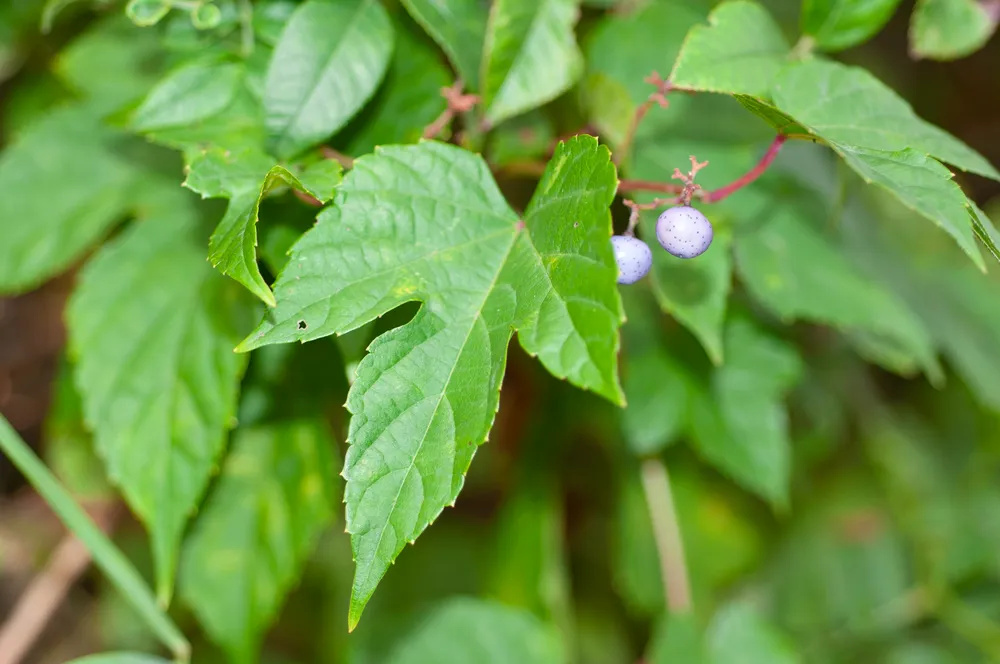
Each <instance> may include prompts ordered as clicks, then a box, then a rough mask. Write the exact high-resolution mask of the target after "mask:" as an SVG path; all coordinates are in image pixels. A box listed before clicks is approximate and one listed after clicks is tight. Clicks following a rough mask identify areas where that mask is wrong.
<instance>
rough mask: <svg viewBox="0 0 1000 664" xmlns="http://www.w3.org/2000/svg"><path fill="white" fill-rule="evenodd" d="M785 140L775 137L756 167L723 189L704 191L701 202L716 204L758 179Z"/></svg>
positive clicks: (779, 135) (780, 135)
mask: <svg viewBox="0 0 1000 664" xmlns="http://www.w3.org/2000/svg"><path fill="white" fill-rule="evenodd" d="M786 140H788V137H787V136H785V135H784V134H778V135H777V136H775V137H774V140H773V141H771V147H769V148H768V149H767V152H765V153H764V156H763V157H761V158H760V161H758V162H757V165H756V166H754V167H753V168H751V169H750V170H749V171H747V173H746V174H745V175H743V177H741V178H738V179H736V180H734V181H732V182H730V183H729V184H727V185H726V186H725V187H722V188H721V189H716V190H714V191H706V192H705V193H704V194H702V196H701V200H702V201H703V202H705V203H718V202H719V201H721V200H722V199H724V198H726V197H728V196H730V195H732V194H734V193H736V192H737V191H739V190H740V189H742V188H743V187H745V186H747V185H748V184H750V183H751V182H753V181H754V180H756V179H757V178H759V177H760V176H761V175H763V174H764V172H765V171H766V170H767V168H768V166H770V165H771V162H773V161H774V158H775V157H777V156H778V153H779V152H781V146H782V145H784V144H785V141H786Z"/></svg>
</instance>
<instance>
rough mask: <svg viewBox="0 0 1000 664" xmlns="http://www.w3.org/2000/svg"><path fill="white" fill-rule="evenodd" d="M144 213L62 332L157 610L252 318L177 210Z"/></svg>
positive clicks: (226, 422) (229, 410)
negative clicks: (142, 543)
mask: <svg viewBox="0 0 1000 664" xmlns="http://www.w3.org/2000/svg"><path fill="white" fill-rule="evenodd" d="M171 193H173V192H172V191H171ZM162 195H163V194H161V196H162ZM150 209H151V211H150V213H149V217H148V218H144V219H141V220H139V221H136V222H135V223H133V225H132V226H131V227H130V228H129V229H128V230H127V231H126V232H125V233H123V234H122V235H121V236H120V237H118V238H116V239H115V240H114V241H113V242H110V243H108V244H106V245H105V246H104V247H102V249H101V251H100V252H99V253H98V254H97V256H96V257H95V258H94V259H93V261H91V262H90V264H88V265H87V267H86V268H85V269H84V271H83V273H82V275H81V278H80V283H79V286H78V288H77V290H76V292H75V293H74V294H73V296H72V298H71V299H70V302H69V305H68V312H67V323H68V327H69V344H70V349H71V352H72V354H73V356H74V358H75V359H76V363H77V369H76V384H77V387H78V388H79V390H80V394H81V396H82V398H83V409H84V414H85V416H86V422H87V425H88V427H89V428H90V429H91V430H92V431H93V432H94V436H95V441H96V447H97V451H98V453H99V454H100V456H101V457H102V458H103V460H104V463H105V465H106V467H107V471H108V477H109V479H110V480H111V481H112V482H113V483H114V484H116V485H117V486H119V487H120V488H121V490H122V492H123V494H124V497H125V500H126V501H127V502H128V504H129V506H130V507H131V508H132V509H133V511H134V512H135V513H136V514H137V515H138V517H139V518H140V519H141V520H142V521H143V522H144V523H145V524H146V526H147V527H148V528H149V531H150V535H151V538H152V549H153V558H154V561H155V563H156V580H157V590H158V594H159V595H160V598H161V599H163V600H165V599H166V598H168V597H169V595H170V592H171V587H172V584H173V578H174V568H175V563H176V558H177V549H178V548H179V545H180V538H181V533H182V531H183V529H184V525H185V523H186V522H187V520H188V518H189V516H190V514H191V511H192V510H193V509H194V507H195V506H196V505H197V503H198V500H199V499H200V498H201V495H202V493H203V492H204V490H205V488H206V487H207V485H208V481H209V478H210V477H211V475H212V471H213V467H214V465H215V462H216V460H217V459H218V457H219V455H220V454H221V453H222V450H223V447H224V444H225V439H226V430H227V429H228V428H229V427H230V426H231V420H232V417H233V415H234V413H235V409H236V394H237V390H238V385H239V379H240V376H241V375H242V372H243V368H244V366H245V364H246V361H245V358H244V357H241V356H239V355H236V354H234V353H233V352H232V348H233V345H234V344H235V343H236V342H237V341H238V339H239V336H238V335H239V330H240V327H241V323H242V322H243V321H244V320H245V319H246V317H247V315H248V314H249V309H248V307H247V304H246V302H245V301H244V300H242V299H240V298H239V297H237V296H236V294H235V293H234V292H233V291H232V289H230V288H228V283H227V282H226V280H224V279H220V278H219V276H218V275H216V274H215V273H214V272H213V271H212V269H211V268H210V267H209V266H208V265H207V264H206V263H205V258H204V250H203V249H202V244H201V242H202V240H201V239H200V238H201V236H200V233H199V232H198V230H199V228H198V224H197V223H196V217H195V215H194V211H193V210H192V209H191V208H190V207H189V205H188V203H187V201H186V199H185V198H184V197H183V196H178V195H171V196H169V197H167V196H163V198H162V199H160V200H159V201H156V202H155V203H153V204H152V205H151V207H150Z"/></svg>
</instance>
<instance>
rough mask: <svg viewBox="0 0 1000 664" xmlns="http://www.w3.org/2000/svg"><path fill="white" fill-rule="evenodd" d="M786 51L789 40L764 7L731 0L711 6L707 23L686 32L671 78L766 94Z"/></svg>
mask: <svg viewBox="0 0 1000 664" xmlns="http://www.w3.org/2000/svg"><path fill="white" fill-rule="evenodd" d="M787 55H788V42H787V41H785V37H784V35H782V34H781V29H780V28H779V27H778V25H777V24H776V23H775V22H774V19H773V18H771V15H770V14H768V13H767V10H766V9H764V8H763V7H761V6H760V5H758V4H757V3H755V2H749V1H748V0H729V1H728V2H723V3H722V4H720V5H719V6H718V7H716V8H715V9H714V10H712V13H711V14H709V15H708V25H707V26H705V25H696V26H695V27H693V28H691V31H690V32H688V35H687V38H686V39H685V40H684V46H683V48H681V52H680V55H678V56H677V61H676V62H675V63H674V69H673V71H672V72H671V74H670V80H671V81H672V82H673V83H674V85H676V86H678V87H682V88H687V89H691V90H704V91H707V92H725V93H728V94H733V93H737V92H741V93H744V94H748V95H766V94H768V92H769V90H770V88H771V83H772V82H773V81H774V78H775V76H777V74H778V70H780V69H781V67H782V66H783V65H784V64H785V61H786V57H787Z"/></svg>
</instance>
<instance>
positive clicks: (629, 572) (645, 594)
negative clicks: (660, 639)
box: [610, 462, 664, 616]
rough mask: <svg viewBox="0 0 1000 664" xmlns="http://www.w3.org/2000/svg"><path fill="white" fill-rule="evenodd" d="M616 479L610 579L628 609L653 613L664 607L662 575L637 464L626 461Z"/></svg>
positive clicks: (638, 612)
mask: <svg viewBox="0 0 1000 664" xmlns="http://www.w3.org/2000/svg"><path fill="white" fill-rule="evenodd" d="M622 475H623V477H622V478H621V480H620V481H619V488H618V491H617V493H618V495H617V496H616V500H615V503H616V504H615V521H614V527H615V529H614V531H612V538H613V539H612V540H611V546H610V549H611V552H610V553H611V556H612V558H611V561H612V566H611V572H612V577H611V581H612V583H613V585H614V588H615V590H616V591H617V593H618V595H619V596H621V598H622V599H623V600H624V602H625V606H626V607H627V608H628V610H629V612H630V613H635V614H638V615H641V616H653V615H656V614H657V613H660V612H661V611H662V610H663V608H664V601H663V575H662V572H661V570H660V558H659V554H658V552H657V549H656V540H655V539H654V535H653V526H652V525H651V523H650V519H649V507H648V506H647V505H646V496H645V494H644V493H643V488H642V481H641V478H640V475H639V464H638V463H635V462H631V463H629V464H628V465H627V466H626V467H625V472H624V473H622Z"/></svg>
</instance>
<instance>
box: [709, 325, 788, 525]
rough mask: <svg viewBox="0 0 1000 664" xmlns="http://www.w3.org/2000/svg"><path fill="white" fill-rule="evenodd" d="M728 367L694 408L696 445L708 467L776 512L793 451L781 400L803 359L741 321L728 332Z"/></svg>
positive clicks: (784, 494) (719, 371)
mask: <svg viewBox="0 0 1000 664" xmlns="http://www.w3.org/2000/svg"><path fill="white" fill-rule="evenodd" d="M726 354H727V357H726V363H725V364H724V365H722V366H721V367H719V368H718V369H717V370H716V371H715V374H714V375H713V377H712V386H711V390H710V391H707V392H696V393H694V395H693V397H694V398H693V399H692V404H691V414H690V417H691V424H692V429H693V433H694V437H693V443H694V445H695V447H696V448H697V450H698V451H699V452H700V453H701V454H702V456H704V457H705V458H706V459H707V460H708V461H709V462H710V463H712V464H713V465H714V466H716V467H717V468H718V469H719V470H721V471H723V472H725V473H726V474H728V475H729V476H731V477H732V478H733V479H735V480H736V481H737V482H739V483H740V484H742V485H743V486H744V487H746V488H747V489H749V490H750V491H753V492H754V493H757V494H759V495H760V496H762V497H764V498H766V499H767V500H768V501H770V502H771V503H772V504H773V505H775V506H777V507H784V506H785V505H786V504H787V500H788V483H789V476H790V472H791V448H790V443H789V440H788V418H787V414H786V412H785V409H784V407H783V405H782V403H781V399H782V397H783V395H784V393H785V392H787V391H788V390H789V389H790V388H791V387H792V386H793V385H794V384H795V382H796V381H797V380H798V378H799V373H800V371H801V366H800V360H799V358H798V356H797V355H796V353H795V351H794V350H793V349H792V348H791V347H790V346H788V345H786V344H785V343H784V342H781V341H779V340H777V339H775V338H773V337H770V336H768V335H766V334H764V333H763V332H762V331H760V330H759V329H757V328H756V327H754V326H753V325H752V324H751V323H749V322H747V321H746V320H744V319H742V318H737V319H736V320H734V321H731V322H730V323H729V324H728V325H727V327H726Z"/></svg>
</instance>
